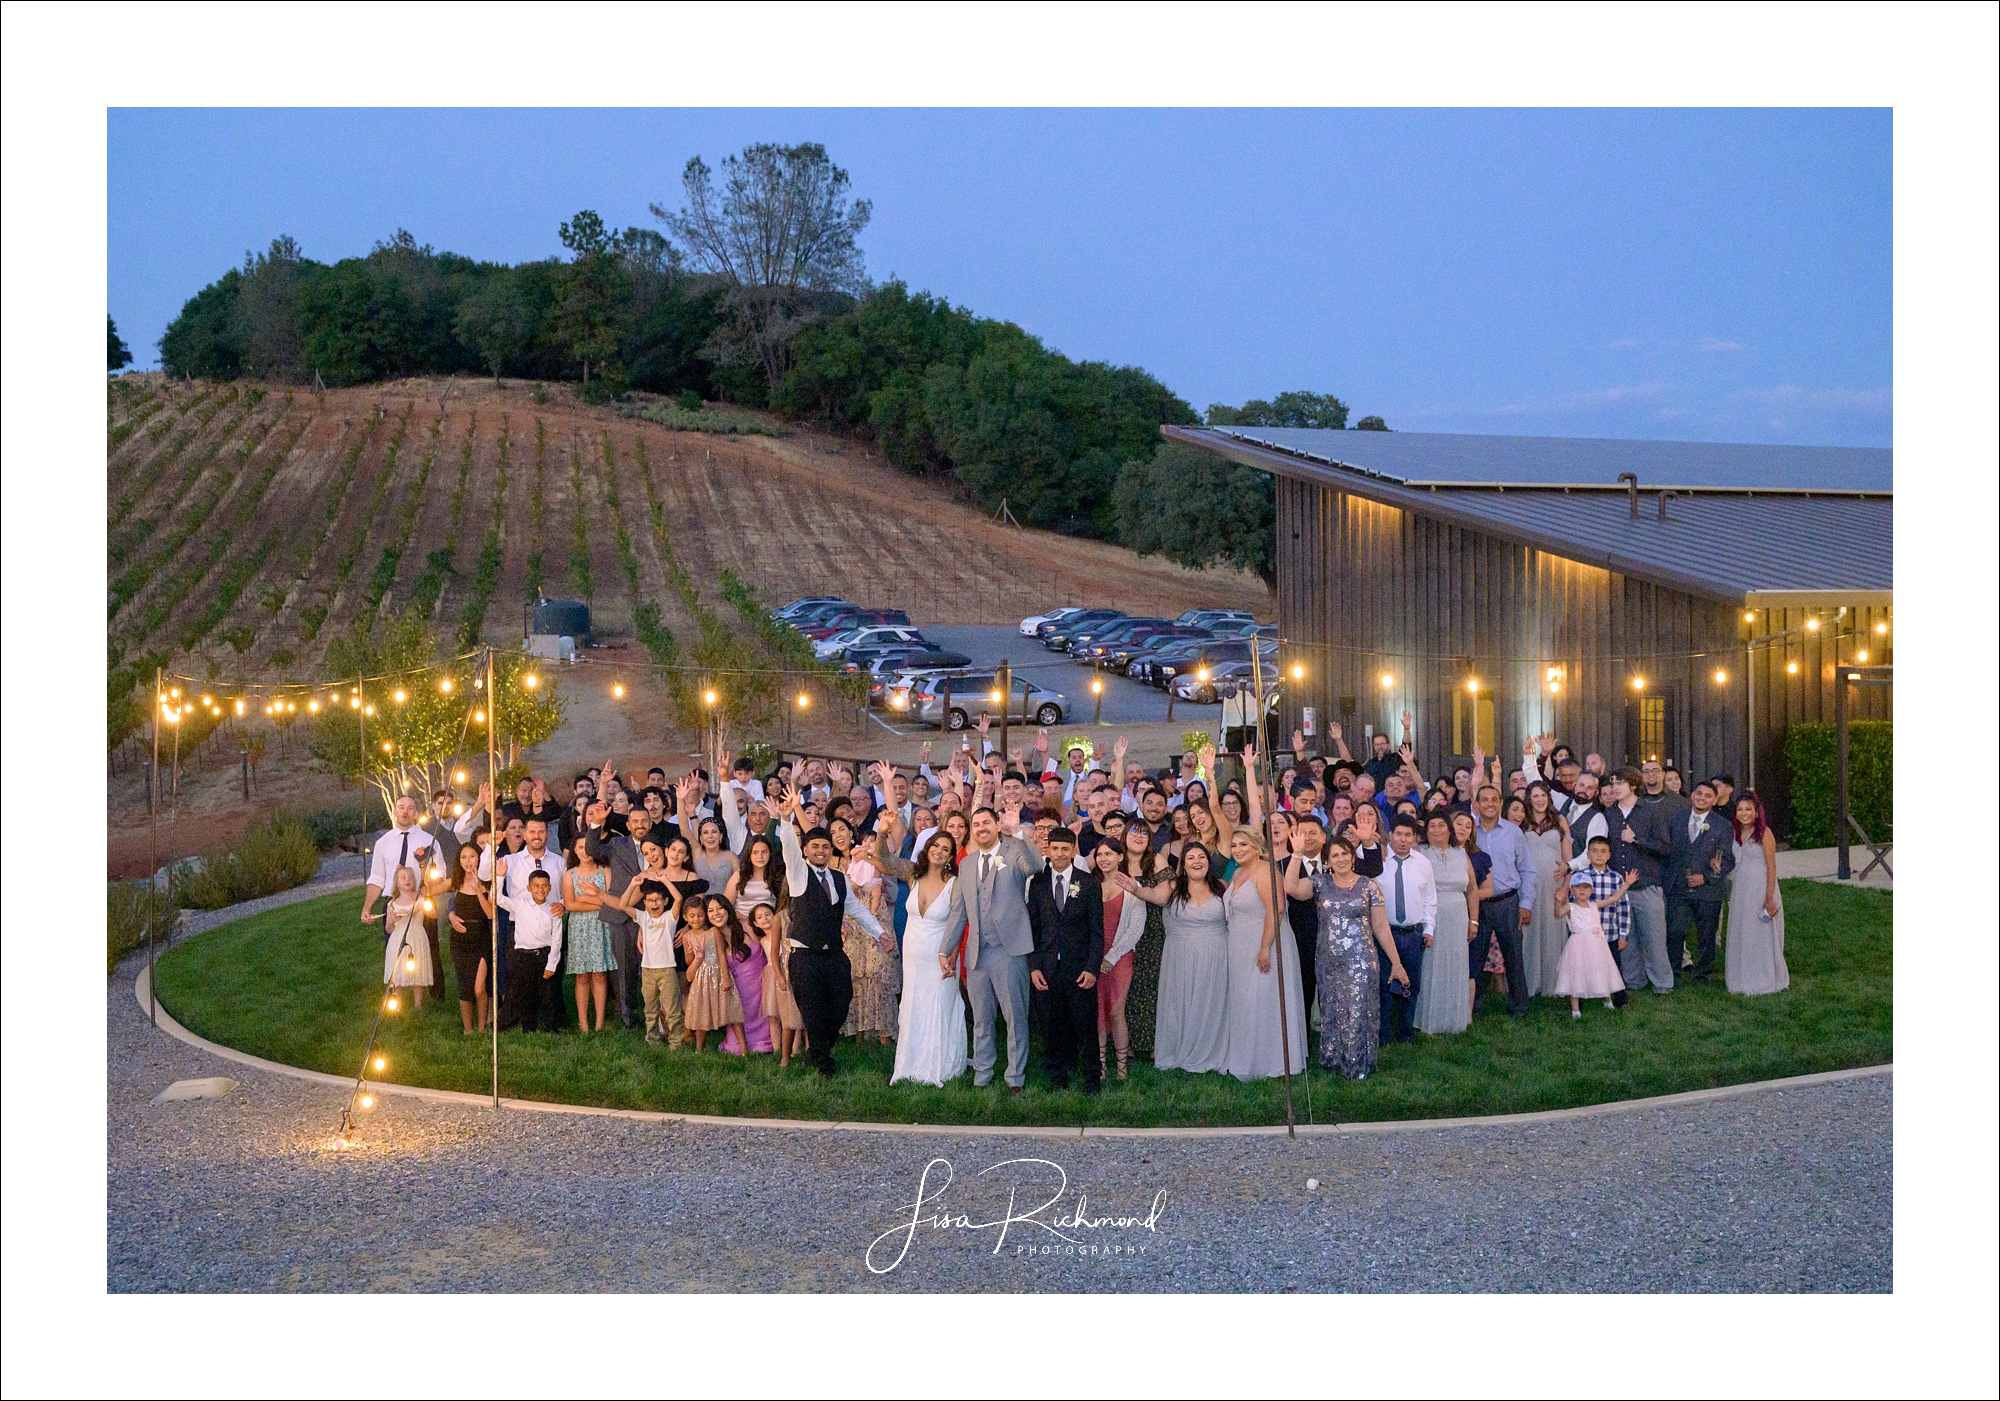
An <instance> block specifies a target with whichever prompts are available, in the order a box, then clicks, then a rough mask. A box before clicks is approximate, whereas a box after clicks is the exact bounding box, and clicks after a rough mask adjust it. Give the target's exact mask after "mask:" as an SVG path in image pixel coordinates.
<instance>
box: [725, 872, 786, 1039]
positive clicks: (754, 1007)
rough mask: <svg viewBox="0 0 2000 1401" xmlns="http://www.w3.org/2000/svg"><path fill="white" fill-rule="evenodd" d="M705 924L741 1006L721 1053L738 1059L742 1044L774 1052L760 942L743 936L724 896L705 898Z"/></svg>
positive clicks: (733, 907)
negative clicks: (717, 944)
mask: <svg viewBox="0 0 2000 1401" xmlns="http://www.w3.org/2000/svg"><path fill="white" fill-rule="evenodd" d="M708 922H709V924H710V925H711V926H713V927H714V928H715V930H716V931H717V932H718V935H719V937H720V942H721V945H722V961H723V963H724V964H726V965H727V966H728V968H729V973H730V976H731V977H732V978H734V979H735V980H736V995H737V997H738V998H739V999H741V1000H742V1003H743V1020H742V1021H741V1022H733V1023H731V1024H730V1027H729V1034H728V1035H726V1036H724V1037H723V1038H722V1049H723V1050H724V1051H726V1052H727V1053H729V1054H730V1055H732V1056H740V1055H742V1054H743V1053H744V1047H745V1045H746V1044H747V1045H748V1047H749V1049H750V1050H752V1051H775V1050H777V1049H778V1048H777V1045H776V1043H774V1042H773V1041H772V1040H771V1018H770V1016H769V1015H768V1014H767V1013H766V1012H765V1011H764V968H765V965H766V964H767V963H769V961H770V960H769V959H768V958H767V957H766V956H765V954H764V945H763V943H762V941H761V940H757V939H753V938H750V937H749V936H748V935H746V934H745V933H744V932H743V922H742V921H741V920H739V919H738V918H737V917H736V907H735V905H733V904H732V903H730V901H729V900H728V899H727V898H726V897H724V896H721V895H710V896H709V897H708Z"/></svg>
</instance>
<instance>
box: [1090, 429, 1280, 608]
mask: <svg viewBox="0 0 2000 1401" xmlns="http://www.w3.org/2000/svg"><path fill="white" fill-rule="evenodd" d="M1116 500H1117V511H1118V522H1119V537H1120V539H1121V540H1122V541H1123V542H1124V543H1125V544H1126V545H1129V546H1130V547H1131V548H1132V549H1134V550H1136V551H1138V552H1139V553H1140V554H1142V555H1153V554H1157V555H1165V556H1166V557H1167V558H1168V559H1170V560H1172V561H1173V562H1174V563H1176V564H1184V565H1186V566H1187V567H1188V568H1190V569H1206V568H1208V567H1209V566H1210V565H1214V564H1226V565H1233V566H1234V567H1236V568H1238V569H1247V570H1249V571H1251V572H1252V573H1254V574H1256V575H1257V576H1258V577H1259V578H1261V579H1262V580H1263V581H1264V583H1265V586H1266V587H1271V586H1273V585H1275V583H1276V581H1277V562H1276V560H1275V558H1274V551H1273V546H1274V544H1275V541H1276V538H1277V520H1278V502H1277V491H1276V489H1275V487H1274V486H1273V484H1272V481H1271V478H1270V477H1269V476H1268V475H1267V474H1265V473H1263V472H1259V471H1256V470H1254V469H1252V468H1249V467H1240V466H1238V465H1237V464H1236V463H1234V462H1229V461H1226V460H1224V459H1223V458H1220V457H1217V456H1215V455H1214V454H1213V453H1207V452H1203V451H1202V450H1201V449H1199V448H1191V447H1186V446H1183V445H1182V444H1179V443H1162V444H1161V445H1160V447H1159V449H1158V450H1157V451H1156V452H1155V453H1154V454H1153V456H1152V457H1151V459H1149V460H1141V461H1134V462H1128V463H1126V464H1125V468H1124V470H1123V471H1122V472H1120V473H1119V474H1118V489H1117V495H1116Z"/></svg>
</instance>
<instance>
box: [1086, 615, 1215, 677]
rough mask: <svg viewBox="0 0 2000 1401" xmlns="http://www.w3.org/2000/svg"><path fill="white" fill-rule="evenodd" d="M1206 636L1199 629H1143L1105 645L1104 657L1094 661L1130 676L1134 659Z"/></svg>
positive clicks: (1175, 627) (1205, 633)
mask: <svg viewBox="0 0 2000 1401" xmlns="http://www.w3.org/2000/svg"><path fill="white" fill-rule="evenodd" d="M1207 636H1208V634H1207V632H1205V631H1204V630H1202V629H1201V628H1190V627H1181V626H1180V625H1178V624H1173V625H1170V626H1167V627H1163V628H1145V629H1142V630H1140V631H1138V632H1135V633H1133V634H1132V636H1130V637H1128V638H1126V639H1124V640H1123V641H1121V642H1113V643H1109V644H1107V645H1106V647H1105V650H1104V655H1103V656H1102V657H1101V658H1098V659H1096V660H1097V661H1098V665H1100V666H1102V667H1105V668H1106V669H1108V670H1112V671H1120V672H1124V673H1125V674H1126V675H1127V676H1130V675H1131V674H1132V671H1131V667H1132V663H1133V661H1134V660H1135V659H1136V658H1139V657H1143V656H1145V655H1146V654H1147V653H1149V652H1157V651H1159V650H1160V649H1161V648H1163V647H1176V646H1179V645H1181V644H1183V643H1187V642H1198V641H1200V640H1201V639H1203V638H1205V637H1207Z"/></svg>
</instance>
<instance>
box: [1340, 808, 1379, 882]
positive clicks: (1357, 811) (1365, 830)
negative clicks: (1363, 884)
mask: <svg viewBox="0 0 2000 1401" xmlns="http://www.w3.org/2000/svg"><path fill="white" fill-rule="evenodd" d="M1351 821H1352V826H1351V827H1350V828H1349V831H1348V847H1349V850H1351V851H1352V852H1353V853H1354V869H1355V870H1356V871H1358V872H1359V873H1360V874H1362V875H1364V876H1366V877H1368V878H1369V879H1370V880H1373V879H1375V877H1377V876H1379V875H1381V874H1382V853H1383V851H1384V850H1386V849H1387V848H1386V843H1385V842H1384V841H1383V839H1382V810H1381V809H1380V808H1378V807H1376V806H1375V804H1374V803H1373V802H1372V801H1370V802H1363V801H1360V800H1356V802H1355V804H1354V816H1353V818H1352V819H1351ZM1336 830H1337V829H1336Z"/></svg>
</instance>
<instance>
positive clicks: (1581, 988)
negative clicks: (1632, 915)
mask: <svg viewBox="0 0 2000 1401" xmlns="http://www.w3.org/2000/svg"><path fill="white" fill-rule="evenodd" d="M1591 896H1592V890H1591V884H1590V874H1589V873H1588V872H1586V871H1578V872H1577V873H1576V875H1575V876H1574V877H1573V878H1572V879H1571V881H1570V889H1569V891H1568V900H1567V905H1568V916H1569V938H1568V940H1567V941H1566V942H1565V943H1564V944H1563V954H1562V962H1561V963H1560V964H1558V965H1557V966H1556V995H1557V996H1559V997H1568V998H1569V1014H1570V1016H1572V1017H1581V1016H1582V1015H1583V1010H1582V1007H1581V1005H1580V1001H1579V1000H1580V999H1582V998H1585V997H1610V996H1611V995H1612V994H1614V993H1619V992H1623V991H1624V990H1625V976H1624V974H1622V973H1620V972H1619V971H1618V960H1617V959H1615V958H1613V957H1612V956H1611V950H1610V948H1609V947H1608V946H1607V945H1606V943H1605V940H1604V921H1603V918H1602V917H1601V916H1600V915H1599V914H1598V912H1597V905H1596V902H1595V901H1594V900H1593V899H1592V898H1591ZM1621 897H1622V892H1621ZM1564 904H1565V901H1564V899H1563V897H1562V893H1561V892H1558V894H1557V899H1556V910H1557V913H1559V914H1560V913H1563V906H1564Z"/></svg>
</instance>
